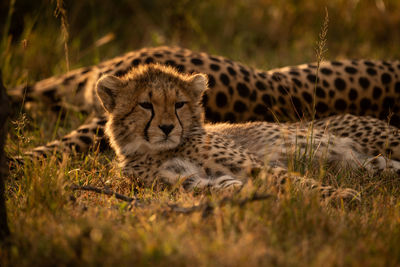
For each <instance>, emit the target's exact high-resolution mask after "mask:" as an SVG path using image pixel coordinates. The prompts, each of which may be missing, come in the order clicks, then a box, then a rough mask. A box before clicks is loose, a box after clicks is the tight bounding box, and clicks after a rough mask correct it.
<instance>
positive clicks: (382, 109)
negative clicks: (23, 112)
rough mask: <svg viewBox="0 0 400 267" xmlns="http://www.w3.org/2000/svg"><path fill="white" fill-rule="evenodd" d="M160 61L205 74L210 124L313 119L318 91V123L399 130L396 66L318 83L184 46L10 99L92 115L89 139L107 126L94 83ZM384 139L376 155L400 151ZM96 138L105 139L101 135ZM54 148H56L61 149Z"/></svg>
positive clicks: (341, 65)
mask: <svg viewBox="0 0 400 267" xmlns="http://www.w3.org/2000/svg"><path fill="white" fill-rule="evenodd" d="M156 62H157V63H160V64H164V65H168V66H173V67H175V68H176V70H177V71H179V72H181V73H205V74H207V77H208V81H209V82H208V84H209V88H210V89H209V90H208V91H207V92H206V93H205V94H204V96H203V99H202V103H203V106H204V108H205V118H206V119H207V120H208V121H209V122H221V121H226V122H245V121H288V120H289V121H290V120H291V121H298V120H299V119H306V120H307V119H309V118H310V114H311V110H312V102H313V95H314V89H315V100H316V101H315V103H316V105H315V107H316V114H315V116H316V118H325V117H328V116H332V115H335V114H347V113H349V114H354V115H361V116H370V117H374V118H378V119H380V120H383V121H387V120H388V119H390V120H389V124H391V125H393V126H396V127H400V62H399V61H390V62H389V61H374V60H342V61H327V62H322V63H321V66H320V68H319V74H318V76H319V79H318V81H317V79H316V68H317V66H316V64H314V63H312V64H304V65H299V66H293V67H285V68H280V69H273V70H270V71H263V70H257V69H253V68H250V67H246V66H244V65H242V64H241V63H237V62H234V61H231V60H229V59H226V58H223V57H220V56H212V55H208V54H206V53H198V52H193V51H190V50H188V49H183V48H176V47H156V48H143V49H141V50H137V51H133V52H129V53H127V54H125V55H123V56H121V57H116V58H113V59H110V60H108V61H105V62H102V63H100V64H99V65H95V66H91V67H85V68H81V69H77V70H73V71H71V72H68V73H66V74H65V75H61V76H57V77H51V78H48V79H45V80H42V81H39V82H37V83H35V84H32V85H29V86H20V87H18V88H15V89H14V90H12V91H10V94H11V95H12V97H13V99H14V101H22V96H24V95H26V101H28V102H29V101H33V100H37V99H41V100H44V101H46V102H47V103H49V104H50V105H51V106H52V108H53V109H54V110H57V111H59V110H60V108H62V109H70V108H73V109H76V110H80V111H82V112H87V113H94V118H93V119H92V120H90V121H88V123H87V125H83V126H82V128H88V129H89V132H90V133H93V132H96V131H98V130H97V129H100V133H101V132H102V125H96V122H99V121H103V117H104V110H103V108H102V107H101V105H100V103H99V101H98V99H97V97H96V94H95V84H96V82H97V80H98V79H99V78H100V77H101V76H102V75H105V74H109V75H115V76H117V77H121V76H123V75H124V74H126V73H127V72H128V71H129V70H130V69H131V68H132V67H137V66H140V65H146V64H150V63H156ZM24 92H26V94H25V93H24ZM381 123H383V122H381ZM354 127H355V126H354ZM337 128H341V127H337ZM343 128H344V129H345V127H343ZM355 129H356V134H357V135H369V133H368V131H369V130H365V131H364V130H363V127H362V125H358V126H357V128H355ZM376 131H379V130H376ZM343 134H344V135H346V134H350V133H345V132H344V133H343ZM376 135H379V134H376ZM381 135H382V138H381V139H380V141H377V142H376V146H377V147H378V149H375V150H379V151H382V150H383V149H384V148H387V149H390V150H396V149H398V148H397V145H395V146H394V148H391V147H387V143H385V142H383V143H382V140H383V139H384V138H383V137H384V136H385V134H384V133H382V134H381ZM94 136H95V135H94V134H87V133H83V134H82V132H79V131H74V132H72V133H71V134H68V135H67V136H65V137H64V138H63V140H60V141H53V142H51V143H50V144H48V145H46V146H42V147H40V148H36V149H35V150H34V151H33V153H35V154H44V153H47V152H51V151H53V150H54V149H55V148H58V147H63V149H64V148H65V149H66V150H68V151H69V150H71V147H74V148H75V150H77V151H82V152H83V151H87V149H88V148H89V147H91V145H92V144H93V142H94V141H95V140H94V139H93V138H94ZM87 137H89V138H91V140H90V141H89V139H87ZM98 137H99V138H100V140H103V139H101V138H102V136H101V135H98ZM82 138H83V139H85V140H86V142H83V141H82V140H81V139H82ZM99 138H97V139H96V140H99ZM363 139H365V138H363ZM378 139H379V138H378ZM103 141H104V140H103ZM56 143H57V144H59V145H57V146H56V145H55V144H56ZM103 143H104V142H103ZM394 144H396V142H394ZM389 152H390V151H389Z"/></svg>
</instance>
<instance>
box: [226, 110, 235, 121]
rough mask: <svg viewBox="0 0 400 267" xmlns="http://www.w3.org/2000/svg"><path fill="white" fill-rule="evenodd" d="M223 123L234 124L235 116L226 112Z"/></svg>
mask: <svg viewBox="0 0 400 267" xmlns="http://www.w3.org/2000/svg"><path fill="white" fill-rule="evenodd" d="M224 121H227V122H236V116H235V114H233V113H232V112H228V113H226V114H225V116H224Z"/></svg>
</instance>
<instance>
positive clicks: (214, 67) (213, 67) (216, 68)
mask: <svg viewBox="0 0 400 267" xmlns="http://www.w3.org/2000/svg"><path fill="white" fill-rule="evenodd" d="M210 68H211V69H212V70H214V71H219V69H220V68H221V67H220V66H219V65H217V64H210Z"/></svg>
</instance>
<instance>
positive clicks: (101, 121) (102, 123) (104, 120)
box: [97, 119, 107, 126]
mask: <svg viewBox="0 0 400 267" xmlns="http://www.w3.org/2000/svg"><path fill="white" fill-rule="evenodd" d="M106 123H107V119H103V120H100V121H98V122H97V124H98V125H102V126H104V125H106Z"/></svg>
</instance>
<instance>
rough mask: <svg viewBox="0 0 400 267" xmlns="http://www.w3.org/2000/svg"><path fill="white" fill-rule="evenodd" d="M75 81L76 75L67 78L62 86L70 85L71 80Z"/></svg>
mask: <svg viewBox="0 0 400 267" xmlns="http://www.w3.org/2000/svg"><path fill="white" fill-rule="evenodd" d="M73 79H75V75H71V76H69V77H67V78H65V79H64V80H63V82H62V84H63V85H67V84H69V82H70V81H71V80H73Z"/></svg>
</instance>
